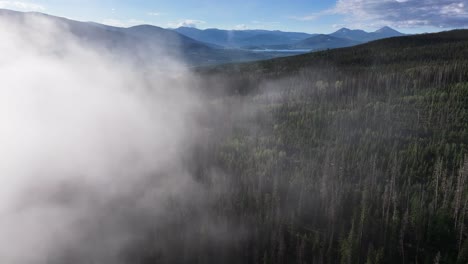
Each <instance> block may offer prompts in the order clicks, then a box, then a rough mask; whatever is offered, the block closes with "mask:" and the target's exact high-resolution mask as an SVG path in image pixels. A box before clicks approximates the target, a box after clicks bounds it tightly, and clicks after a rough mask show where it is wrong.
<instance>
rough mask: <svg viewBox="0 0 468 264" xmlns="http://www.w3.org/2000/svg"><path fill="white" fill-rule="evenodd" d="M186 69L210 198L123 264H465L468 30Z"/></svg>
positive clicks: (198, 164) (201, 171)
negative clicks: (197, 92) (200, 90)
mask: <svg viewBox="0 0 468 264" xmlns="http://www.w3.org/2000/svg"><path fill="white" fill-rule="evenodd" d="M197 71H198V75H199V76H200V86H201V87H204V88H206V89H207V90H208V94H210V96H211V101H210V102H211V104H212V110H213V111H214V112H218V113H219V114H218V115H214V116H215V117H212V120H204V122H205V123H206V126H207V127H208V128H209V129H207V131H206V133H205V136H206V138H208V139H209V141H206V142H205V141H201V142H202V143H200V144H199V145H198V146H196V148H195V150H194V151H195V153H196V155H195V157H196V158H195V159H193V158H192V159H190V160H189V161H187V162H189V163H190V164H191V168H192V169H193V171H194V172H195V174H196V178H197V181H198V182H199V183H200V185H202V186H204V188H206V195H207V196H208V197H209V199H208V200H209V201H210V202H209V203H207V204H204V205H203V209H200V208H199V207H197V206H191V205H190V203H189V204H183V205H181V204H177V203H174V204H171V205H170V206H169V207H168V208H169V212H171V215H172V214H174V216H176V215H177V216H179V218H177V217H175V219H179V220H173V221H172V220H171V221H172V222H171V228H170V229H166V230H154V234H157V236H158V240H159V241H160V240H161V239H164V241H166V242H167V243H165V244H164V245H161V244H159V243H157V242H154V243H152V242H151V241H155V240H156V239H154V238H153V240H152V238H151V234H147V237H145V238H144V239H143V240H142V243H141V245H140V246H136V247H135V248H134V249H132V250H130V253H129V254H128V258H129V260H132V261H134V262H133V263H176V262H182V263H184V262H185V263H366V264H371V263H375V264H376V263H468V240H467V236H468V227H467V225H468V215H467V212H468V156H467V155H468V31H466V30H456V31H449V32H443V33H437V34H423V35H415V36H409V37H401V38H390V39H385V40H380V41H376V42H371V43H369V44H365V45H361V46H357V47H352V48H344V49H337V50H327V51H322V52H317V53H310V54H306V55H300V56H296V57H288V58H281V59H275V60H270V61H264V62H257V63H247V64H232V65H224V66H218V67H208V68H200V69H198V70H197ZM220 83H222V84H223V85H222V87H223V91H219V90H217V89H219V87H220ZM243 112H247V113H249V114H245V113H244V114H243ZM221 132H222V133H221ZM215 135H218V136H215ZM219 135H222V136H219ZM207 142H209V143H207ZM194 204H195V203H194ZM202 211H203V213H201V212H202ZM201 214H203V215H204V216H203V217H209V218H210V219H211V220H210V221H208V222H207V221H204V220H203V219H202V218H203V217H202V216H201ZM207 215H208V216H207ZM173 219H174V218H173ZM188 219H189V221H188ZM214 228H216V232H215V233H216V236H215V237H213V236H211V235H210V234H213V230H212V229H214ZM187 241H191V242H187ZM194 241H195V243H194Z"/></svg>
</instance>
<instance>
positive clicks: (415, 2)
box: [329, 0, 468, 28]
mask: <svg viewBox="0 0 468 264" xmlns="http://www.w3.org/2000/svg"><path fill="white" fill-rule="evenodd" d="M467 2H468V1H466V0H445V1H440V0H339V1H338V2H337V4H336V6H335V7H334V8H333V9H332V10H330V11H329V13H333V14H342V15H345V16H346V17H347V19H348V20H349V21H351V22H354V23H362V24H368V23H372V24H375V25H378V24H382V25H383V24H386V25H392V26H396V27H419V26H431V27H441V28H458V27H467V26H468V9H467V5H468V3H467Z"/></svg>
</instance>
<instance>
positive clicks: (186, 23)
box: [168, 19, 206, 28]
mask: <svg viewBox="0 0 468 264" xmlns="http://www.w3.org/2000/svg"><path fill="white" fill-rule="evenodd" d="M203 24H206V22H205V21H202V20H197V19H184V20H180V21H178V22H172V23H168V26H169V27H172V28H179V27H191V28H196V27H198V26H199V25H203Z"/></svg>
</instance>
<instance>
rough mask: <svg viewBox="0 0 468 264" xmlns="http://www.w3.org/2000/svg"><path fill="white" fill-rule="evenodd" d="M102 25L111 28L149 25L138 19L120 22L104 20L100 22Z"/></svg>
mask: <svg viewBox="0 0 468 264" xmlns="http://www.w3.org/2000/svg"><path fill="white" fill-rule="evenodd" d="M101 23H102V24H104V25H108V26H113V27H132V26H137V25H143V24H150V23H149V22H146V21H144V20H139V19H127V20H120V19H113V18H106V19H103V20H102V21H101Z"/></svg>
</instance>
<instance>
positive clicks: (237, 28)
mask: <svg viewBox="0 0 468 264" xmlns="http://www.w3.org/2000/svg"><path fill="white" fill-rule="evenodd" d="M247 28H248V26H247V25H246V24H239V25H235V26H234V29H235V30H245V29H247Z"/></svg>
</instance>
